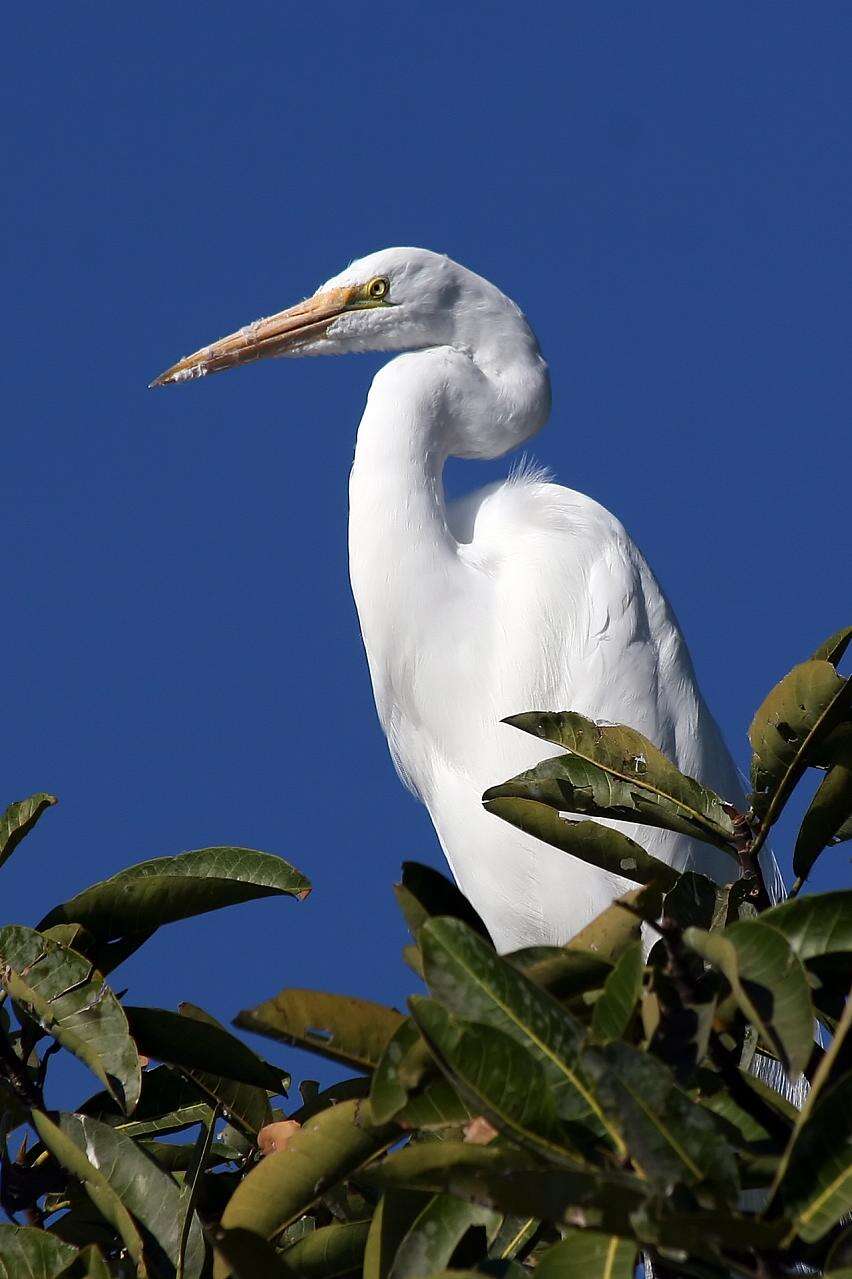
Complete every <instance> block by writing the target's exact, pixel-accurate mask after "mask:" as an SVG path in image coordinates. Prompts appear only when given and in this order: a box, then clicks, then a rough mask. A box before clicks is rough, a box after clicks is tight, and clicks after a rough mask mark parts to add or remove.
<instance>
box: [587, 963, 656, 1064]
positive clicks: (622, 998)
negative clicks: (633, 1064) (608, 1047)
mask: <svg viewBox="0 0 852 1279" xmlns="http://www.w3.org/2000/svg"><path fill="white" fill-rule="evenodd" d="M643 971H644V964H643V961H642V943H641V942H638V941H637V942H634V943H633V945H632V946H630V947H629V948H628V949H627V950H626V951H625V952H624V954H623V955H622V956H621V958H620V959H619V960H618V963H617V964H616V965H615V967H614V968H613V970H612V972H611V973H610V974H609V976H608V977H607V979H606V984H605V985H604V988H603V993H602V994H601V997H600V999H598V1001H597V1003H596V1004H595V1006H594V1011H593V1013H592V1034H593V1035H594V1037H595V1039H597V1040H599V1041H600V1042H601V1043H608V1042H609V1041H610V1040H612V1039H620V1038H621V1036H622V1035H623V1034H624V1032H625V1030H626V1029H627V1026H628V1023H629V1021H630V1018H631V1017H632V1016H633V1011H634V1009H635V1008H636V1005H637V1004H638V1002H639V996H640V995H641V993H642V973H643Z"/></svg>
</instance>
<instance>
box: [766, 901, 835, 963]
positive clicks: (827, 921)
mask: <svg viewBox="0 0 852 1279" xmlns="http://www.w3.org/2000/svg"><path fill="white" fill-rule="evenodd" d="M760 918H761V923H763V924H769V925H771V927H772V928H775V929H777V930H778V932H780V933H783V934H784V936H785V937H786V939H787V941H788V943H789V944H790V946H792V948H793V950H794V951H795V952H796V954H797V955H798V956H799V959H801V960H802V961H803V962H807V961H808V960H809V959H816V958H818V957H820V956H822V955H830V954H838V955H841V954H844V953H846V952H847V951H850V950H852V891H848V890H846V891H840V892H832V893H815V894H814V895H813V896H810V897H796V898H794V899H793V900H792V901H786V902H782V903H781V905H780V906H773V908H772V910H768V911H766V912H765V913H764V914H763V915H761V917H760Z"/></svg>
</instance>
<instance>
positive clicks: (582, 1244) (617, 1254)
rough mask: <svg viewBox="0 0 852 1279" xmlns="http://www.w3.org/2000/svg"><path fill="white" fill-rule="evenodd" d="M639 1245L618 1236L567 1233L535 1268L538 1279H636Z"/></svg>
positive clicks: (587, 1231) (576, 1231)
mask: <svg viewBox="0 0 852 1279" xmlns="http://www.w3.org/2000/svg"><path fill="white" fill-rule="evenodd" d="M635 1265H636V1244H635V1243H633V1241H632V1240H630V1239H619V1237H618V1235H600V1234H597V1233H596V1232H594V1231H592V1230H568V1231H567V1232H566V1234H565V1236H564V1238H563V1239H562V1241H561V1242H560V1243H557V1244H554V1245H553V1247H552V1248H548V1250H547V1252H546V1253H545V1254H544V1255H543V1256H542V1257H541V1259H540V1260H539V1263H538V1265H537V1266H536V1268H535V1273H536V1279H579V1276H582V1279H633V1270H634V1267H635Z"/></svg>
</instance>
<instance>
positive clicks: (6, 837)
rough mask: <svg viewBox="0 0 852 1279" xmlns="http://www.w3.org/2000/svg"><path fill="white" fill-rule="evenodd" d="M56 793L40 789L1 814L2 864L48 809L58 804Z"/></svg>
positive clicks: (0, 855)
mask: <svg viewBox="0 0 852 1279" xmlns="http://www.w3.org/2000/svg"><path fill="white" fill-rule="evenodd" d="M57 802H58V801H57V798H56V796H55V795H48V794H46V793H45V792H44V791H39V792H38V794H37V795H30V797H29V799H19V800H17V801H16V802H15V803H14V804H10V805H9V807H8V808H7V809H6V811H5V812H4V813H3V814H2V815H0V866H2V865H3V863H4V862H6V861H8V860H9V858H10V857H11V856H12V854H13V853H14V851H15V849H16V848H17V847H18V845H19V844H20V842H21V840H22V839H23V838H24V836H25V835H28V834H29V833H30V831H31V830H32V828H33V826H35V824H36V822H37V821H38V819H39V818H40V817H41V815H42V813H43V812H45V810H46V809H48V808H50V807H51V806H52V805H53V804H56V803H57Z"/></svg>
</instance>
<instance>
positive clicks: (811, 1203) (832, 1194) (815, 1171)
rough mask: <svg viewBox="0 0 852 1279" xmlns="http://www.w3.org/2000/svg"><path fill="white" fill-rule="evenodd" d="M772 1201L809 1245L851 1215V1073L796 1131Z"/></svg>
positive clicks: (821, 1099) (831, 1090)
mask: <svg viewBox="0 0 852 1279" xmlns="http://www.w3.org/2000/svg"><path fill="white" fill-rule="evenodd" d="M776 1198H777V1200H778V1202H779V1204H780V1206H781V1207H782V1208H783V1211H784V1215H785V1216H786V1217H787V1218H788V1219H789V1220H790V1221H791V1222H792V1223H793V1229H794V1232H795V1233H796V1234H798V1235H800V1236H801V1238H802V1239H806V1240H808V1241H809V1242H812V1241H813V1240H816V1239H821V1238H822V1237H823V1235H824V1234H825V1233H826V1232H827V1231H828V1230H829V1229H830V1228H831V1227H832V1226H833V1225H834V1224H835V1222H837V1221H839V1220H840V1218H841V1217H842V1216H843V1215H844V1214H845V1213H848V1212H852V1074H850V1075H846V1076H845V1077H844V1078H843V1079H841V1080H840V1082H839V1083H837V1084H835V1086H834V1087H833V1088H831V1089H829V1090H828V1091H827V1092H824V1093H823V1094H822V1095H821V1096H820V1097H819V1098H818V1100H817V1102H816V1104H815V1106H814V1107H813V1109H812V1110H811V1112H810V1113H809V1115H808V1117H807V1118H806V1120H805V1122H804V1123H803V1124H802V1125H801V1127H800V1128H798V1129H797V1131H796V1135H795V1137H794V1140H793V1145H792V1148H791V1150H790V1152H789V1159H788V1161H787V1170H786V1174H785V1176H784V1179H783V1180H782V1182H781V1185H780V1186H779V1187H778V1190H777V1195H776Z"/></svg>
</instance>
